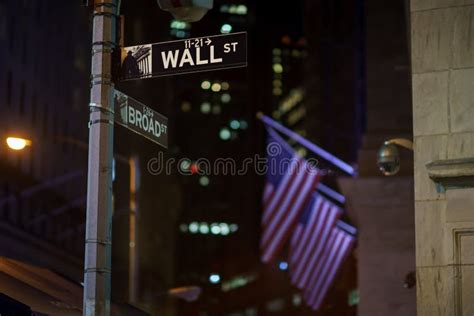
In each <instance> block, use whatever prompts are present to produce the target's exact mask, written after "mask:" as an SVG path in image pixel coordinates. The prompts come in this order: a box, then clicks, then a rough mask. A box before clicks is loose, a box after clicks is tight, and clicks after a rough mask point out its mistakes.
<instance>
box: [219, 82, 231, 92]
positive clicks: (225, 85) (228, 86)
mask: <svg viewBox="0 0 474 316" xmlns="http://www.w3.org/2000/svg"><path fill="white" fill-rule="evenodd" d="M221 87H222V90H229V88H230V85H229V83H228V82H226V81H224V82H222V83H221Z"/></svg>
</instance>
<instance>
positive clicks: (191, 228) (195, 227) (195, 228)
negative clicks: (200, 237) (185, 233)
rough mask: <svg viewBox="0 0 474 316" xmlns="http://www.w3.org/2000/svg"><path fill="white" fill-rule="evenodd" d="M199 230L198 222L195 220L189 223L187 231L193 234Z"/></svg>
mask: <svg viewBox="0 0 474 316" xmlns="http://www.w3.org/2000/svg"><path fill="white" fill-rule="evenodd" d="M198 231H199V224H198V223H196V222H192V223H190V224H189V232H190V233H192V234H195V233H197V232H198Z"/></svg>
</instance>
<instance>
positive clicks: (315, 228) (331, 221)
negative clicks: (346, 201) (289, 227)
mask: <svg viewBox="0 0 474 316" xmlns="http://www.w3.org/2000/svg"><path fill="white" fill-rule="evenodd" d="M341 215H342V210H341V209H340V208H339V207H337V206H336V205H334V204H333V203H331V202H330V201H328V200H327V199H325V198H324V197H323V196H321V195H320V194H317V193H313V195H312V197H311V202H310V203H308V205H307V207H306V209H305V211H304V213H303V216H301V220H300V222H299V223H298V225H297V226H296V229H295V232H294V233H293V236H292V238H291V243H290V254H289V260H288V261H289V267H290V276H291V281H292V283H293V284H294V285H295V286H297V287H298V288H299V289H303V288H307V287H308V285H309V280H310V274H311V272H312V269H313V267H315V266H316V265H317V263H318V260H319V259H320V258H321V255H322V254H323V252H324V248H325V246H326V244H327V241H328V238H329V236H330V235H331V231H332V229H333V228H334V226H335V225H336V222H337V220H338V219H339V217H340V216H341Z"/></svg>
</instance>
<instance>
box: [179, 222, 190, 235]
mask: <svg viewBox="0 0 474 316" xmlns="http://www.w3.org/2000/svg"><path fill="white" fill-rule="evenodd" d="M179 230H180V231H181V232H182V233H186V232H187V231H188V225H186V224H181V225H179Z"/></svg>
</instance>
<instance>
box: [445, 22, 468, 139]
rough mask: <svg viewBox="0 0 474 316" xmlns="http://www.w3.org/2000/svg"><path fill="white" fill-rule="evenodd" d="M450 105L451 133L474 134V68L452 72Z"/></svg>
mask: <svg viewBox="0 0 474 316" xmlns="http://www.w3.org/2000/svg"><path fill="white" fill-rule="evenodd" d="M472 23H473V24H474V20H473V22H472ZM473 36H474V35H473ZM473 45H474V38H473ZM449 105H450V116H451V131H452V132H474V68H473V69H458V70H453V71H452V72H451V75H450V89H449Z"/></svg>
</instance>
